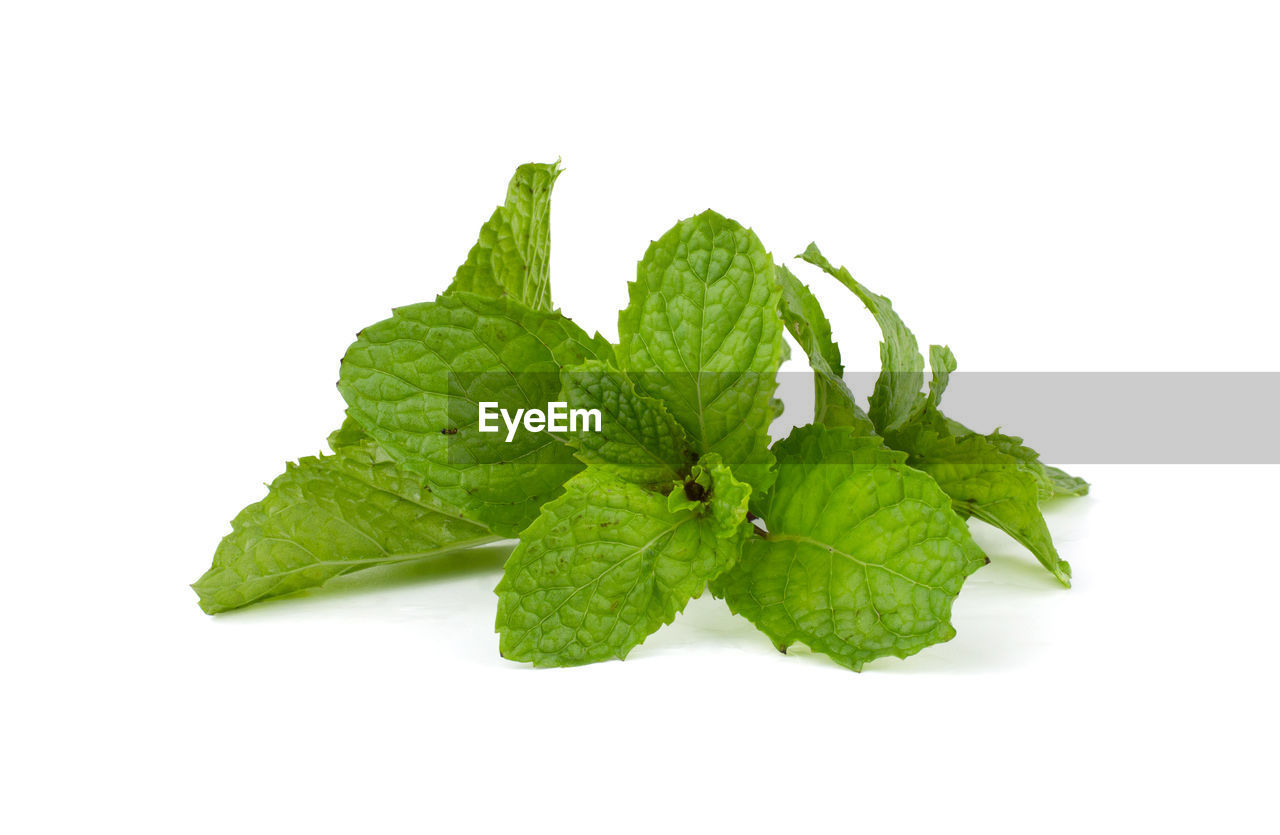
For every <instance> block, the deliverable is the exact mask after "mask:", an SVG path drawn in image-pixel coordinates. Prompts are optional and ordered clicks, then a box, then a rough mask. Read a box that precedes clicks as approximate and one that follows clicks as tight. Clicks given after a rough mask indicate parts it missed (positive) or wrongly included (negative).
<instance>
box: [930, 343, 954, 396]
mask: <svg viewBox="0 0 1280 835" xmlns="http://www.w3.org/2000/svg"><path fill="white" fill-rule="evenodd" d="M955 370H956V355H955V354H953V353H951V349H950V348H948V347H947V346H946V345H930V346H929V371H930V373H931V374H932V377H931V378H930V380H929V398H928V403H929V405H930V406H932V407H933V408H935V409H936V408H938V404H939V403H941V402H942V393H943V392H945V391H946V390H947V383H949V382H950V381H951V373H952V372H953V371H955Z"/></svg>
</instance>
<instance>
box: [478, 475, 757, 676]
mask: <svg viewBox="0 0 1280 835" xmlns="http://www.w3.org/2000/svg"><path fill="white" fill-rule="evenodd" d="M738 547H739V543H738V539H736V538H734V539H724V538H721V537H718V536H716V533H715V530H714V526H713V525H712V524H710V523H708V522H707V521H705V520H703V519H701V518H699V517H698V516H697V515H695V514H694V513H693V512H691V511H690V510H689V509H682V510H678V511H671V510H669V509H668V508H667V499H666V498H665V497H664V496H662V495H661V494H660V493H655V492H653V491H650V490H646V489H644V488H642V487H639V486H637V485H634V484H629V483H627V482H625V481H623V480H622V479H620V478H618V477H617V476H616V475H613V474H611V473H607V472H604V471H601V470H596V469H587V470H584V471H583V472H581V473H579V474H578V475H576V476H574V478H572V479H571V480H570V481H569V482H568V483H567V484H566V485H565V492H564V495H563V496H561V497H560V498H558V499H556V500H555V501H553V502H550V503H549V504H547V505H546V506H545V507H544V508H543V509H542V514H541V515H540V516H539V517H538V518H537V519H536V520H534V522H533V524H532V525H530V526H529V528H528V530H526V531H525V532H524V534H523V536H522V537H521V540H520V545H519V546H518V547H517V548H516V549H515V551H513V552H512V554H511V558H510V559H509V560H508V561H507V566H506V570H505V573H504V574H503V577H502V581H501V582H499V583H498V587H497V588H496V589H495V591H496V592H497V595H498V617H497V631H498V632H499V633H500V635H501V639H500V641H499V645H500V648H501V651H502V655H503V657H505V658H509V659H512V660H515V661H531V662H533V664H534V666H539V667H563V666H570V665H574V664H589V663H591V662H594V661H604V660H607V659H610V658H620V659H621V658H625V657H626V656H627V653H628V652H630V651H631V650H632V649H633V648H634V647H636V646H638V645H639V644H640V643H641V642H642V641H644V639H645V638H646V637H648V636H649V635H650V634H652V633H653V632H655V631H657V629H658V628H659V627H661V626H662V625H663V624H665V623H670V622H671V621H672V620H674V619H675V616H676V615H677V614H678V613H679V612H681V611H682V610H683V609H684V607H685V604H687V603H688V602H689V600H690V598H693V597H697V596H698V595H699V594H701V593H702V590H703V588H704V587H705V586H706V583H707V580H709V579H710V578H712V577H715V576H717V575H719V574H720V573H721V572H723V571H724V570H725V569H726V568H728V567H729V566H730V565H731V564H732V563H733V561H734V559H735V558H736V556H737V551H738Z"/></svg>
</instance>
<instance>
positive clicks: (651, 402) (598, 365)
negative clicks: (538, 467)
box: [560, 361, 697, 486]
mask: <svg viewBox="0 0 1280 835" xmlns="http://www.w3.org/2000/svg"><path fill="white" fill-rule="evenodd" d="M560 379H561V383H562V385H563V390H562V393H561V399H562V400H564V401H565V402H566V403H568V404H569V408H571V409H599V410H600V415H601V420H600V431H599V432H593V431H585V432H580V433H578V434H577V435H574V436H572V437H571V439H570V440H571V442H572V443H573V445H574V447H575V448H576V450H577V455H578V458H580V459H581V460H582V461H583V462H585V463H586V464H589V465H591V466H593V467H599V468H600V469H603V470H608V471H609V472H612V473H615V474H617V475H619V476H621V477H622V478H623V479H625V480H627V481H630V482H633V483H635V484H647V485H653V486H659V485H662V486H665V485H667V484H669V483H671V482H672V481H678V480H680V479H682V478H684V476H685V474H686V473H687V472H688V471H689V466H690V465H691V464H692V463H693V461H694V460H695V459H696V458H697V456H696V455H695V454H694V453H693V451H692V450H691V449H690V447H689V439H688V437H687V436H686V435H685V433H684V430H683V429H681V428H680V424H678V423H676V420H675V418H673V417H672V416H671V413H670V412H668V411H667V408H666V406H664V405H662V403H661V402H660V401H658V400H655V399H654V398H652V397H645V396H643V395H640V394H637V393H636V390H635V385H634V384H633V383H632V381H631V379H630V378H629V377H628V376H627V375H626V374H624V373H623V372H621V371H619V370H618V369H616V368H614V367H613V366H611V365H609V364H608V363H604V362H598V361H591V362H587V363H585V364H583V365H577V366H571V367H569V368H566V369H565V370H564V371H563V372H561V375H560Z"/></svg>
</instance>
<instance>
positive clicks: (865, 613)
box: [712, 425, 986, 670]
mask: <svg viewBox="0 0 1280 835" xmlns="http://www.w3.org/2000/svg"><path fill="white" fill-rule="evenodd" d="M774 452H775V454H776V455H777V458H778V480H777V483H776V484H775V485H774V488H773V491H772V492H771V493H770V495H769V498H768V500H767V503H766V506H765V508H764V513H763V516H764V520H765V522H766V524H767V525H768V529H769V532H768V536H767V537H766V538H759V537H754V536H753V537H749V538H748V539H747V541H746V543H745V544H744V546H743V551H742V556H741V559H740V560H739V562H738V564H737V566H736V567H734V568H733V569H732V570H731V571H730V572H729V573H727V574H726V575H724V576H723V577H722V578H720V579H719V580H718V581H716V583H714V584H713V587H712V588H713V591H715V593H716V594H717V595H719V596H722V597H724V598H725V600H726V602H728V604H729V608H730V609H731V610H733V611H734V612H735V613H737V614H740V615H743V616H744V617H746V618H747V619H748V620H750V621H751V622H752V623H754V624H755V625H756V626H757V627H759V628H760V630H761V631H763V632H764V633H765V634H766V635H768V636H769V638H770V639H772V640H773V642H774V645H775V646H777V647H779V648H780V649H783V650H785V649H786V647H787V646H789V645H790V644H792V643H795V642H800V643H802V644H805V645H806V646H808V647H810V648H811V649H813V650H815V651H817V652H821V653H823V654H825V655H829V656H830V657H831V658H833V659H835V660H836V661H838V662H839V663H841V664H843V665H845V666H846V667H849V668H851V669H853V670H859V669H861V668H862V665H863V664H865V663H866V662H868V661H871V660H872V659H875V658H880V657H882V656H886V655H896V656H898V657H899V658H905V657H907V656H909V655H912V654H914V653H916V652H919V651H920V650H921V649H923V648H925V647H927V646H929V645H930V644H936V643H939V642H941V641H947V640H950V639H951V638H952V637H954V635H955V629H954V628H953V627H952V626H951V603H952V601H953V600H954V599H955V597H956V595H957V594H959V592H960V587H961V585H962V584H963V583H964V579H965V577H966V576H968V575H969V574H970V573H972V572H973V571H975V570H977V569H978V568H979V567H981V566H982V565H983V564H985V561H986V558H985V557H984V556H983V555H982V552H981V551H980V550H979V549H978V547H977V546H976V545H975V544H974V542H973V539H972V538H971V537H970V536H969V531H968V529H967V528H966V527H965V524H964V522H963V520H961V519H960V517H958V516H957V515H956V514H955V513H954V512H953V511H952V509H951V500H950V499H949V498H948V497H947V495H946V494H945V493H943V492H942V490H940V489H939V488H938V485H937V484H935V483H934V481H933V479H931V478H929V477H928V476H927V475H925V474H924V473H921V472H919V471H917V470H913V469H911V468H910V467H908V466H906V464H905V458H906V456H905V455H903V454H902V453H900V452H895V451H892V450H889V449H885V448H884V447H883V446H882V445H881V442H880V439H879V438H875V437H858V436H855V435H854V433H853V430H851V429H849V428H839V429H826V428H824V427H821V426H816V425H815V426H807V427H802V428H800V429H797V430H795V431H794V432H792V433H791V436H790V437H788V438H787V439H786V440H784V441H782V442H780V443H778V444H777V445H776V446H775V447H774Z"/></svg>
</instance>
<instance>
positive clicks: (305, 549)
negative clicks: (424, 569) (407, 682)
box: [192, 441, 499, 615]
mask: <svg viewBox="0 0 1280 835" xmlns="http://www.w3.org/2000/svg"><path fill="white" fill-rule="evenodd" d="M497 539H499V537H498V536H496V535H495V534H494V533H493V532H492V531H490V530H489V529H487V528H485V527H484V526H482V525H478V524H476V523H474V522H471V521H468V520H465V519H462V518H460V517H459V516H458V515H457V514H456V513H455V512H453V511H452V510H451V509H449V508H448V507H446V506H445V505H443V504H441V503H440V502H438V501H436V500H434V499H433V498H432V497H431V496H430V495H429V494H424V493H423V491H422V490H421V489H420V488H419V487H418V481H417V479H416V478H414V477H412V476H410V475H407V474H405V473H404V472H402V471H400V470H398V469H397V468H396V466H395V464H394V463H393V462H392V461H391V459H390V457H389V456H387V455H386V454H385V453H384V452H383V451H382V450H380V449H378V447H377V446H376V445H375V444H373V443H372V442H369V441H365V442H364V443H360V444H350V445H346V446H343V448H342V451H341V452H340V453H338V454H336V455H327V456H321V457H318V458H303V459H301V460H300V461H298V463H296V464H289V465H288V467H287V468H286V469H285V472H284V474H283V475H281V476H280V477H279V478H277V479H276V480H275V481H273V482H272V483H271V486H270V488H269V489H268V492H267V496H266V498H265V499H263V500H262V501H260V502H255V503H254V504H251V505H249V506H248V507H246V508H245V509H244V510H242V511H241V512H240V514H239V515H238V516H236V518H235V520H234V521H233V522H232V523H231V533H230V534H228V535H227V536H226V537H225V538H224V539H223V540H222V542H221V544H219V545H218V548H217V550H216V551H215V552H214V556H213V565H212V567H211V568H210V569H209V570H208V571H207V572H205V574H204V576H203V577H201V578H200V579H199V580H197V581H196V582H195V583H194V584H193V585H192V588H193V589H195V591H196V593H197V594H199V595H200V607H201V608H202V609H204V610H205V611H206V612H208V613H209V614H211V615H212V614H214V613H216V612H225V611H227V610H228V609H235V608H238V607H240V606H247V605H249V604H250V603H256V602H257V601H260V600H266V599H268V598H272V597H279V596H280V595H283V594H289V593H291V592H295V591H299V590H301V589H307V588H313V587H315V586H319V585H322V584H324V583H325V582H326V581H328V580H330V579H332V578H333V577H337V576H339V575H341V574H349V573H351V572H353V571H358V570H360V569H363V568H370V567H372V566H376V565H388V564H391V563H398V562H405V561H408V560H418V559H423V558H426V557H430V556H435V555H438V554H443V553H448V552H451V551H458V550H462V549H464V548H470V547H472V546H474V545H480V544H483V543H485V542H493V541H495V540H497Z"/></svg>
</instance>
